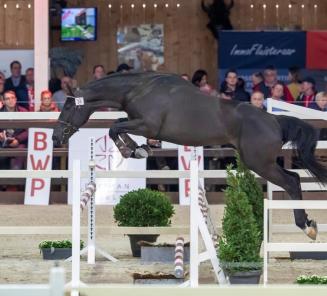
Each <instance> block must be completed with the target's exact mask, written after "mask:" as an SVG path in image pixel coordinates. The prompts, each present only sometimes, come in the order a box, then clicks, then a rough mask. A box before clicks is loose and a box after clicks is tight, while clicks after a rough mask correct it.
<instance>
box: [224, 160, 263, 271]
mask: <svg viewBox="0 0 327 296" xmlns="http://www.w3.org/2000/svg"><path fill="white" fill-rule="evenodd" d="M240 183H241V181H240V175H239V174H237V173H236V175H234V174H233V172H232V167H231V166H229V167H228V168H227V185H228V187H227V189H226V190H225V197H226V207H225V211H224V217H223V225H222V231H223V234H222V236H221V237H220V239H219V244H218V246H219V249H218V256H219V259H220V260H221V262H222V265H223V267H224V269H225V270H226V271H227V272H229V273H234V272H237V271H248V270H256V269H261V263H262V259H261V258H260V246H261V233H260V231H259V230H258V226H257V223H256V221H255V218H254V214H253V211H252V206H251V205H250V203H249V200H248V198H247V195H246V193H245V192H244V191H243V190H242V187H241V186H240Z"/></svg>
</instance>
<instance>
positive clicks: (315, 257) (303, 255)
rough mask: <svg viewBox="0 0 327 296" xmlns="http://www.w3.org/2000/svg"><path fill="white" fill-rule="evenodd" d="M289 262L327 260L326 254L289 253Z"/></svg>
mask: <svg viewBox="0 0 327 296" xmlns="http://www.w3.org/2000/svg"><path fill="white" fill-rule="evenodd" d="M290 258H291V260H295V259H311V260H327V252H290Z"/></svg>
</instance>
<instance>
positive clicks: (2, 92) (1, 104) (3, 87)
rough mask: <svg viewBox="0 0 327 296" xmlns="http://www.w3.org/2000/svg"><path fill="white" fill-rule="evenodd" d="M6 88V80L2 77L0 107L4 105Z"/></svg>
mask: <svg viewBox="0 0 327 296" xmlns="http://www.w3.org/2000/svg"><path fill="white" fill-rule="evenodd" d="M4 90H5V81H4V80H3V79H1V77H0V109H1V108H2V107H3V94H4Z"/></svg>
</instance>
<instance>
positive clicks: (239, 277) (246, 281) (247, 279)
mask: <svg viewBox="0 0 327 296" xmlns="http://www.w3.org/2000/svg"><path fill="white" fill-rule="evenodd" d="M261 273H262V271H261V270H253V271H244V272H236V273H234V274H232V275H229V282H230V283H231V284H234V285H235V284H238V285H257V284H259V282H260V277H261Z"/></svg>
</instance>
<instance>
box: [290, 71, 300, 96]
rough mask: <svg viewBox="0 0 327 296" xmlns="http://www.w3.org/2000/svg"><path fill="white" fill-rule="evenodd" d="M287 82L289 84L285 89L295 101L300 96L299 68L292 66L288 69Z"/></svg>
mask: <svg viewBox="0 0 327 296" xmlns="http://www.w3.org/2000/svg"><path fill="white" fill-rule="evenodd" d="M287 78H288V81H289V82H290V83H289V84H288V85H287V87H288V89H289V91H290V93H291V94H292V97H293V98H294V99H297V98H298V97H299V95H300V90H301V81H300V68H299V67H297V66H293V67H290V68H288V77H287Z"/></svg>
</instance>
